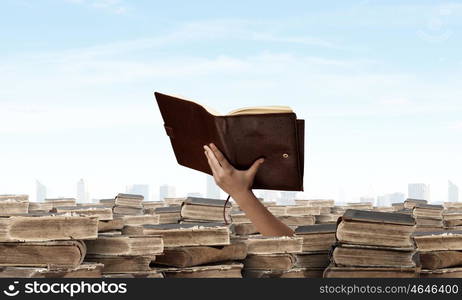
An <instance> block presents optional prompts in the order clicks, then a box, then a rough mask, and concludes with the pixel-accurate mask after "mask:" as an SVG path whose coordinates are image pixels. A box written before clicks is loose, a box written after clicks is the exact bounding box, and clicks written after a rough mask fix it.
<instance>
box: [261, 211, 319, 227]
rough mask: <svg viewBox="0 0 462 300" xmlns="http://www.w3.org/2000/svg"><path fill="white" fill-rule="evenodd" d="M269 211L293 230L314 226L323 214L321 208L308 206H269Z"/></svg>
mask: <svg viewBox="0 0 462 300" xmlns="http://www.w3.org/2000/svg"><path fill="white" fill-rule="evenodd" d="M268 210H269V211H270V212H271V213H272V214H273V215H274V216H276V217H277V218H278V219H279V220H281V222H283V223H284V224H286V225H287V226H289V227H291V228H292V229H295V228H297V227H298V226H305V225H313V224H314V223H315V222H316V216H318V215H320V214H321V209H320V207H316V206H306V205H286V206H269V207H268Z"/></svg>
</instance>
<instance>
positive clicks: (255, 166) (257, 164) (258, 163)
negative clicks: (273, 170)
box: [247, 158, 265, 178]
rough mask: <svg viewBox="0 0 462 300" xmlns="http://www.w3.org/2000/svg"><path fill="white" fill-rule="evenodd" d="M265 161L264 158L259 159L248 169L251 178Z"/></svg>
mask: <svg viewBox="0 0 462 300" xmlns="http://www.w3.org/2000/svg"><path fill="white" fill-rule="evenodd" d="M264 161H265V159H264V158H260V159H257V160H256V161H255V162H254V163H253V164H252V166H251V167H250V168H249V169H248V170H247V174H248V175H249V176H251V178H254V177H255V175H256V174H257V171H258V168H260V166H261V164H263V162H264Z"/></svg>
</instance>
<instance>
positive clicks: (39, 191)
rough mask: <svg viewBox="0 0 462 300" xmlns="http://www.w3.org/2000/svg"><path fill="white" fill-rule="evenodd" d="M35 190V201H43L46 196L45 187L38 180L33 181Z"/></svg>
mask: <svg viewBox="0 0 462 300" xmlns="http://www.w3.org/2000/svg"><path fill="white" fill-rule="evenodd" d="M35 191H36V200H35V201H44V200H45V198H46V197H47V187H46V186H45V185H44V184H42V183H41V182H40V181H38V180H36V181H35Z"/></svg>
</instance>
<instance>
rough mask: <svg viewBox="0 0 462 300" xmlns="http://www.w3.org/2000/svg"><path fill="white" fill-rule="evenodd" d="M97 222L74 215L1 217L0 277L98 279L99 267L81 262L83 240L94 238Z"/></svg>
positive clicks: (45, 214)
mask: <svg viewBox="0 0 462 300" xmlns="http://www.w3.org/2000/svg"><path fill="white" fill-rule="evenodd" d="M97 231H98V220H97V217H94V216H82V215H79V214H74V213H69V212H68V213H55V214H53V213H29V214H27V213H26V214H11V215H9V216H7V215H3V216H1V217H0V253H1V255H0V277H10V278H11V277H13V278H24V277H101V270H102V265H101V264H98V263H82V262H83V259H84V257H85V254H86V251H87V248H86V245H85V243H84V241H83V240H92V239H96V237H97Z"/></svg>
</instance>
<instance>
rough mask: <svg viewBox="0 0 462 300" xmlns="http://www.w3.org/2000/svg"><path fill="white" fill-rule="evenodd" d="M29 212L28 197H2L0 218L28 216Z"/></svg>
mask: <svg viewBox="0 0 462 300" xmlns="http://www.w3.org/2000/svg"><path fill="white" fill-rule="evenodd" d="M28 211H29V197H28V196H27V195H0V216H8V215H14V214H27V212H28Z"/></svg>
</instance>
